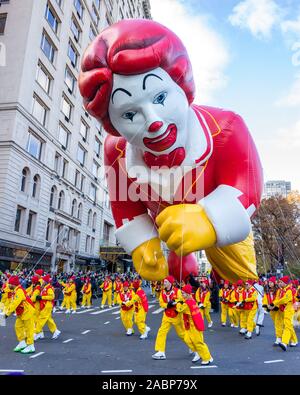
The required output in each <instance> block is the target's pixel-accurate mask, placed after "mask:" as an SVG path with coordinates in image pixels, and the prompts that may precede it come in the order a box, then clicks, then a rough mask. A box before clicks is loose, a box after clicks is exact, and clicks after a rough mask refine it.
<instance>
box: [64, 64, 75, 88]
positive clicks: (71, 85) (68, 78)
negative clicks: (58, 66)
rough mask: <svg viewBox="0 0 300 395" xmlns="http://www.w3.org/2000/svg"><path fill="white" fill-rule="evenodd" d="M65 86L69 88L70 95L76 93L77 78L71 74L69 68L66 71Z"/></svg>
mask: <svg viewBox="0 0 300 395" xmlns="http://www.w3.org/2000/svg"><path fill="white" fill-rule="evenodd" d="M65 84H66V85H67V87H68V91H69V92H70V93H74V89H75V86H76V78H75V77H74V75H73V74H72V73H71V71H70V69H69V67H68V66H67V67H66V71H65Z"/></svg>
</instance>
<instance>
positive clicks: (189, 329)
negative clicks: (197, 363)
mask: <svg viewBox="0 0 300 395" xmlns="http://www.w3.org/2000/svg"><path fill="white" fill-rule="evenodd" d="M199 310H200V312H201V309H199ZM177 311H179V312H180V313H182V314H181V317H182V319H183V314H185V319H186V320H187V323H186V326H185V332H184V342H185V344H186V345H187V346H188V348H189V349H190V350H192V351H193V352H197V353H198V354H199V356H200V358H201V359H202V361H209V360H210V359H211V354H210V352H209V349H208V347H207V344H206V343H205V342H204V336H203V332H202V331H199V330H198V329H197V328H196V326H195V324H194V321H193V318H192V313H191V311H190V309H189V306H188V305H187V304H186V303H183V304H181V303H178V305H177ZM201 315H202V314H201Z"/></svg>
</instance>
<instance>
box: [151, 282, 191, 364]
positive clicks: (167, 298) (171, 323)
mask: <svg viewBox="0 0 300 395" xmlns="http://www.w3.org/2000/svg"><path fill="white" fill-rule="evenodd" d="M174 282H175V279H174V277H172V276H167V277H166V278H165V279H164V281H163V289H162V290H161V293H160V298H159V305H160V307H161V308H162V309H164V313H163V318H162V322H161V326H160V328H159V330H158V332H157V336H156V342H155V351H156V353H155V354H153V355H152V358H153V359H158V360H161V359H166V354H165V350H166V341H167V335H168V333H169V331H170V329H171V328H172V327H174V329H175V331H176V333H177V335H178V337H179V338H180V339H181V340H182V341H183V342H184V327H183V321H182V317H181V314H180V313H179V312H178V311H177V307H176V306H177V304H178V303H177V302H180V301H182V300H183V298H182V294H181V291H180V289H178V288H176V287H174V286H173V284H174Z"/></svg>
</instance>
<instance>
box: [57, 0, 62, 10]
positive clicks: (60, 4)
mask: <svg viewBox="0 0 300 395" xmlns="http://www.w3.org/2000/svg"><path fill="white" fill-rule="evenodd" d="M56 3H57V4H58V5H59V8H62V3H63V0H56Z"/></svg>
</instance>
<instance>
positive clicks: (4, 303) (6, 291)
mask: <svg viewBox="0 0 300 395" xmlns="http://www.w3.org/2000/svg"><path fill="white" fill-rule="evenodd" d="M6 276H7V281H6V283H5V284H3V286H2V290H1V292H2V298H1V306H0V307H2V309H3V310H5V309H6V308H8V306H9V304H10V302H11V301H12V298H13V292H12V290H11V289H10V287H9V279H10V277H11V276H10V274H9V273H8V274H7V275H6Z"/></svg>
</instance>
